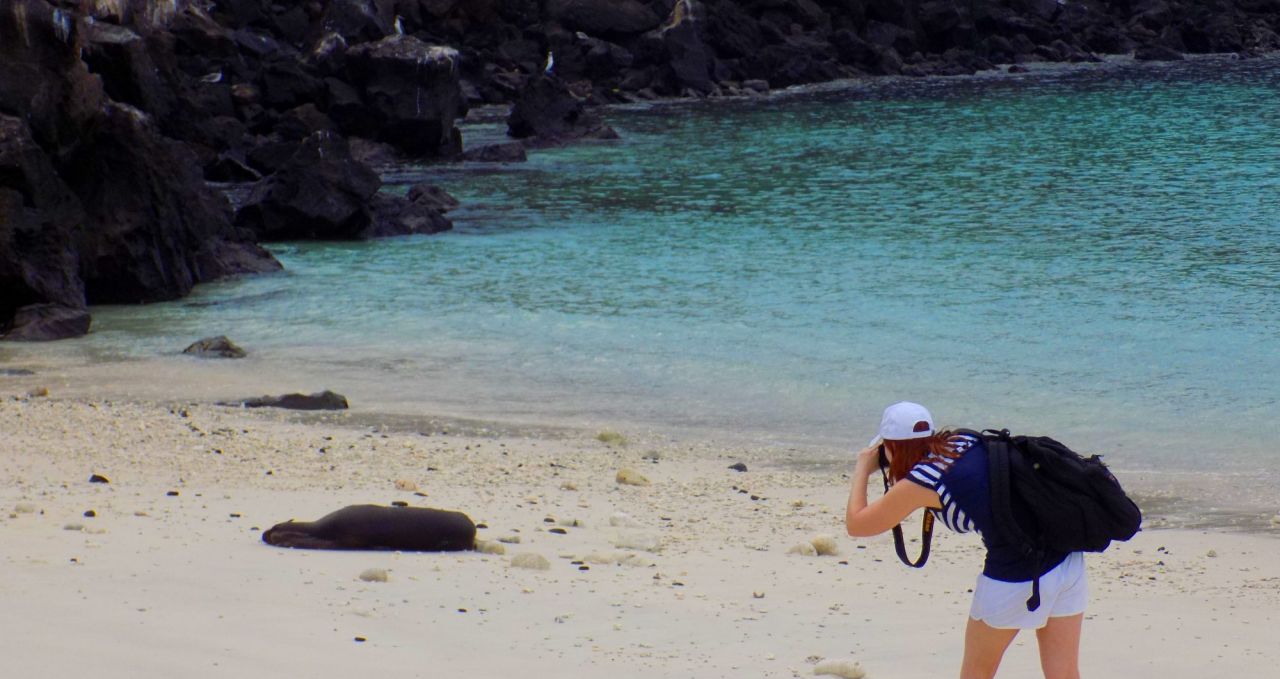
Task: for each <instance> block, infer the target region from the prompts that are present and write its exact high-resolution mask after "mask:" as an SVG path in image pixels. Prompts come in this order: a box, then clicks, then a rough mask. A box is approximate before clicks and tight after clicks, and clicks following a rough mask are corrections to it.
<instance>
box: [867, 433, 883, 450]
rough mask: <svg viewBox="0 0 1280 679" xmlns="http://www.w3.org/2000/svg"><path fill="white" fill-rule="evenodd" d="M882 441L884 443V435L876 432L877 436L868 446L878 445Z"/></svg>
mask: <svg viewBox="0 0 1280 679" xmlns="http://www.w3.org/2000/svg"><path fill="white" fill-rule="evenodd" d="M881 443H884V437H883V436H880V435H879V434H876V435H875V438H873V439H871V440H870V441H868V442H867V447H868V448H870V447H872V446H878V445H880V444H881Z"/></svg>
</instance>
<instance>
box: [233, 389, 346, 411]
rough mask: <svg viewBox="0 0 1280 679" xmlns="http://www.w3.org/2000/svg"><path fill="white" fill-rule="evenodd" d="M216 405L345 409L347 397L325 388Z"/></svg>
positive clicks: (294, 408)
mask: <svg viewBox="0 0 1280 679" xmlns="http://www.w3.org/2000/svg"><path fill="white" fill-rule="evenodd" d="M218 405H224V406H242V407H245V408H287V409H289V410H346V409H347V398H346V397H345V396H343V395H342V394H336V393H334V392H332V391H329V390H327V389H326V390H325V391H322V392H320V393H317V394H283V395H281V396H262V397H258V398H248V399H245V400H243V401H238V402H222V403H219V404H218Z"/></svg>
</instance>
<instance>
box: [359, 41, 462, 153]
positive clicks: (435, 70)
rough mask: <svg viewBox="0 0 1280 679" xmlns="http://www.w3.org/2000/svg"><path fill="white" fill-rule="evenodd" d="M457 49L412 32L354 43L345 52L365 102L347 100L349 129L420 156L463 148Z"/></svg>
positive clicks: (454, 151)
mask: <svg viewBox="0 0 1280 679" xmlns="http://www.w3.org/2000/svg"><path fill="white" fill-rule="evenodd" d="M459 58H460V57H459V56H458V52H457V51H456V50H454V49H452V48H449V47H439V46H432V45H427V44H425V43H423V42H422V41H420V40H418V39H417V38H414V37H412V36H408V35H393V36H389V37H386V38H383V39H382V40H379V41H378V42H374V43H366V44H363V45H358V46H356V47H352V48H351V49H350V50H348V51H347V53H346V65H347V70H348V72H349V73H350V76H351V77H350V81H351V82H352V83H356V84H357V86H358V87H359V88H360V91H361V93H362V95H363V97H362V101H363V106H355V107H353V106H347V107H344V108H342V109H341V111H342V112H341V113H340V114H339V117H338V118H337V120H338V122H339V123H340V124H341V125H342V126H343V129H344V131H346V132H348V133H349V134H355V135H357V136H363V137H368V138H371V139H376V140H378V141H382V142H385V143H388V144H391V145H393V146H395V147H396V148H398V149H400V150H401V151H404V152H405V153H406V154H408V155H411V156H415V157H424V156H445V157H452V156H456V155H458V154H459V153H461V152H462V135H461V134H460V133H459V132H458V130H457V128H456V127H454V125H453V123H454V120H456V119H458V118H461V117H462V116H464V115H466V112H467V108H466V102H465V101H464V100H463V97H462V89H461V87H460V86H459V83H458V79H457V77H456V72H457V67H458V65H457V64H458V59H459Z"/></svg>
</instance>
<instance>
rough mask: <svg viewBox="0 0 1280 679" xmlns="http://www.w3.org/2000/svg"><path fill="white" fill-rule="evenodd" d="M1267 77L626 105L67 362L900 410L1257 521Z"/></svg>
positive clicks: (506, 408)
mask: <svg viewBox="0 0 1280 679" xmlns="http://www.w3.org/2000/svg"><path fill="white" fill-rule="evenodd" d="M1276 63H1277V62H1276V61H1275V60H1273V59H1264V60H1255V61H1243V62H1235V61H1226V60H1208V61H1197V62H1193V63H1187V64H1179V65H1172V66H1135V65H1124V64H1111V65H1106V66H1101V67H1092V68H1084V69H1069V70H1062V71H1051V72H1044V73H1037V74H1033V75H1031V76H1025V77H1019V78H1010V77H1002V78H990V77H981V78H972V79H928V80H903V81H895V80H878V81H873V82H870V83H861V84H846V85H845V86H843V87H839V88H816V89H815V90H814V91H810V92H804V93H793V94H789V95H785V96H777V97H771V98H768V99H765V100H759V101H751V102H736V103H723V102H721V103H686V104H666V105H660V106H652V107H635V108H629V109H622V110H616V111H613V112H611V113H610V122H611V123H612V124H613V125H614V126H615V127H616V128H617V129H618V130H619V132H620V133H621V135H622V137H623V141H622V142H620V143H610V144H594V145H584V146H575V147H571V148H564V149H554V150H546V151H537V152H534V153H532V154H531V157H530V161H529V162H528V163H527V164H523V165H514V166H508V167H505V168H502V169H501V171H495V169H494V168H492V167H485V166H479V165H473V164H461V165H454V166H446V167H425V168H416V167H405V168H401V169H400V170H399V171H397V172H396V173H394V175H393V177H392V178H393V179H394V180H395V181H400V182H405V183H411V182H414V181H420V180H424V179H426V180H431V181H434V182H437V183H439V184H441V185H442V186H444V187H445V188H446V189H448V190H449V191H450V192H452V193H453V194H454V195H456V196H457V197H458V198H459V199H461V200H462V201H463V204H464V205H465V207H464V208H463V209H460V210H458V211H457V212H455V213H454V214H453V215H452V216H453V218H454V222H455V226H456V228H455V230H454V231H453V232H451V233H448V234H444V235H440V236H434V237H410V238H399V239H390V240H386V241H379V242H374V243H302V244H283V245H279V246H275V247H274V248H273V250H274V251H275V252H276V254H277V256H278V257H279V258H280V260H281V261H282V262H283V263H284V265H285V268H286V272H285V273H282V274H279V275H269V276H263V277H259V278H253V279H246V280H240V281H230V282H223V283H217V284H212V285H207V286H202V287H201V288H200V289H199V290H198V291H197V292H196V294H194V295H193V296H192V297H190V298H188V299H186V300H182V301H179V302H174V303H170V304H158V305H152V306H147V307H112V308H98V309H95V310H94V332H93V334H92V335H91V336H89V337H87V338H84V339H81V340H75V341H72V342H66V343H59V346H58V348H57V349H56V351H58V352H71V353H78V354H79V355H81V356H87V357H90V358H92V360H108V361H111V360H118V359H121V358H137V357H142V356H154V355H157V354H165V355H172V354H174V353H175V352H176V350H178V349H180V348H181V347H182V346H185V344H186V343H187V342H190V341H191V340H194V339H196V338H197V337H200V336H205V335H209V334H218V333H225V334H228V335H230V336H232V338H233V339H234V340H236V341H237V342H239V343H241V344H243V345H245V346H246V347H249V348H250V349H251V350H252V351H254V352H255V355H256V356H257V357H258V358H259V360H262V361H264V362H267V363H270V364H271V365H272V366H273V367H274V368H275V369H277V370H281V371H285V372H288V373H292V374H299V375H311V376H314V378H315V379H313V380H312V383H316V382H320V381H323V382H324V384H316V386H315V389H316V390H318V389H319V388H322V387H323V386H329V385H336V384H346V385H351V386H350V388H352V389H355V390H356V391H358V392H360V393H361V394H363V396H364V398H365V399H366V403H370V404H371V405H372V406H374V407H377V408H380V409H384V410H388V411H396V412H421V411H426V412H449V413H453V414H460V415H467V416H479V417H497V418H510V419H524V420H528V421H541V422H546V421H562V422H570V423H578V422H580V423H587V424H592V425H600V424H607V425H610V426H613V427H615V428H619V427H627V426H633V427H652V428H657V429H660V430H661V429H670V430H673V431H674V430H681V431H693V432H703V434H704V435H706V436H725V435H731V436H738V437H743V438H744V439H749V440H757V441H768V442H774V443H782V444H788V445H789V444H795V445H797V446H799V447H801V448H802V449H803V450H809V451H812V450H827V451H830V450H833V449H838V448H840V447H851V446H855V445H857V444H859V443H860V442H863V441H865V440H866V439H867V438H868V437H869V436H870V435H871V434H872V432H873V429H874V426H875V424H876V422H877V421H878V417H879V411H880V409H881V408H882V407H883V406H884V405H885V404H887V403H889V402H892V401H894V400H898V399H903V398H909V399H913V400H919V401H922V402H924V403H926V404H927V405H929V406H930V407H931V408H932V409H933V411H934V413H935V415H936V416H937V417H938V419H939V420H940V422H941V423H946V424H954V425H962V426H979V427H981V426H994V425H1000V426H1008V427H1010V428H1013V429H1016V430H1020V431H1026V432H1040V433H1053V434H1054V435H1056V436H1057V437H1058V438H1061V439H1063V440H1065V441H1066V442H1067V443H1069V444H1072V445H1073V446H1075V447H1077V448H1079V449H1084V450H1089V451H1097V452H1105V453H1107V454H1108V458H1109V459H1110V460H1111V461H1112V464H1113V465H1114V466H1116V467H1117V468H1119V469H1122V470H1127V471H1129V472H1130V473H1131V474H1132V475H1134V476H1135V477H1137V476H1141V477H1142V478H1143V479H1154V481H1151V484H1150V485H1151V488H1150V490H1151V491H1152V492H1153V493H1164V491H1163V490H1162V488H1167V487H1173V486H1177V487H1178V488H1179V489H1180V490H1178V491H1177V493H1178V495H1177V497H1176V498H1174V499H1172V500H1169V503H1172V504H1170V506H1174V505H1176V506H1177V507H1179V508H1180V509H1178V510H1176V511H1173V510H1171V511H1170V512H1169V513H1170V514H1178V513H1179V512H1181V514H1180V515H1185V516H1184V518H1185V519H1187V520H1189V521H1190V522H1192V523H1194V515H1195V514H1196V512H1197V511H1201V512H1202V514H1203V515H1205V516H1208V515H1210V514H1212V511H1213V510H1212V507H1216V506H1217V504H1216V498H1214V497H1213V496H1214V495H1215V494H1217V493H1230V494H1231V495H1232V496H1233V497H1234V498H1235V499H1236V501H1235V502H1233V503H1231V506H1232V507H1246V506H1247V507H1251V508H1252V509H1249V510H1248V511H1249V512H1264V511H1270V512H1272V513H1273V512H1274V511H1275V509H1276V508H1277V507H1278V506H1280V500H1277V495H1280V493H1277V488H1280V462H1277V459H1278V458H1277V456H1276V454H1275V453H1274V448H1275V445H1276V444H1277V442H1280V441H1278V439H1280V437H1277V436H1276V434H1275V433H1274V423H1275V422H1276V421H1277V419H1280V352H1278V351H1276V345H1277V339H1278V338H1280V200H1277V198H1278V197H1280V165H1277V161H1280V70H1278V69H1277V68H1276ZM467 134H468V135H469V138H474V139H479V138H481V137H484V136H488V137H490V138H492V136H493V133H492V128H491V126H490V124H488V123H486V126H485V127H484V128H483V129H471V130H469V131H468V132H467ZM404 188H405V187H404V186H397V185H392V186H390V187H389V188H388V190H404ZM22 351H49V350H47V349H46V350H28V349H22V350H20V351H18V352H17V353H16V354H14V357H13V359H12V361H20V360H21V359H22V356H23V355H22ZM174 360H180V359H178V358H176V357H175V358H174ZM264 390H269V388H268V387H264ZM726 433H727V434H726ZM806 446H807V447H806ZM796 455H797V456H798V457H804V458H806V459H807V458H808V457H811V456H813V455H817V456H818V457H821V454H815V453H811V452H798V453H796ZM1168 474H1174V475H1178V474H1181V475H1183V476H1181V477H1179V478H1181V479H1183V481H1185V480H1186V479H1188V478H1191V479H1203V480H1197V481H1195V482H1193V483H1184V482H1183V481H1179V482H1176V483H1175V482H1174V481H1167V482H1166V475H1168ZM1197 489H1199V490H1197ZM1188 494H1189V495H1190V496H1196V495H1197V494H1198V495H1199V497H1198V498H1197V497H1192V502H1191V504H1186V502H1187V497H1188ZM1179 503H1181V504H1179ZM1162 506H1163V505H1162ZM1268 507H1270V509H1269V510H1268V509H1267V508H1268ZM1197 508H1199V510H1197ZM1268 516H1269V514H1268Z"/></svg>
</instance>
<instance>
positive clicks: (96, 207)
mask: <svg viewBox="0 0 1280 679" xmlns="http://www.w3.org/2000/svg"><path fill="white" fill-rule="evenodd" d="M60 174H61V176H62V177H63V178H64V179H65V181H66V182H67V184H68V186H70V187H71V190H72V191H73V192H74V193H75V194H76V195H77V196H78V197H79V198H80V202H81V204H82V205H83V206H84V208H85V212H86V219H85V224H84V229H83V231H82V232H81V233H80V234H79V236H78V238H77V243H78V249H79V256H80V275H81V278H82V279H83V280H84V284H85V293H86V298H87V300H88V302H89V303H90V304H126V303H138V302H154V301H160V300H168V299H176V298H178V297H181V296H184V295H186V294H187V293H188V292H190V290H191V288H192V286H194V285H195V284H196V283H199V282H200V281H204V280H212V279H215V278H220V277H223V276H228V275H234V274H242V273H256V272H262V271H270V270H274V269H278V268H279V263H278V262H276V261H275V259H274V258H272V257H271V256H270V255H269V254H268V253H267V252H266V251H264V250H262V249H261V248H260V247H258V246H257V245H255V244H254V243H252V242H251V241H249V240H248V239H247V238H246V236H245V235H244V234H242V233H241V232H239V231H237V230H236V229H235V228H234V227H233V226H232V223H231V208H230V205H229V204H228V203H227V201H226V199H225V198H224V197H223V196H222V195H220V194H218V193H216V192H215V191H214V190H212V189H210V188H209V187H208V186H206V185H205V183H204V179H203V177H202V176H201V174H200V165H199V163H198V162H196V160H195V158H194V156H193V155H192V154H191V153H190V151H188V150H187V149H186V147H184V146H183V145H181V144H179V143H177V142H174V141H172V140H169V139H166V138H164V137H162V136H160V135H159V134H157V133H156V132H155V130H154V129H153V128H152V127H151V126H150V124H149V121H148V119H147V117H146V116H145V115H144V114H142V113H141V112H139V111H138V110H137V109H134V108H132V107H129V106H126V105H124V104H114V103H109V104H107V105H106V106H105V107H104V108H103V113H102V116H101V118H100V119H99V120H98V121H97V124H96V125H95V126H94V127H93V128H91V129H90V130H87V131H86V134H85V136H84V138H83V139H82V140H81V142H80V143H79V144H77V145H76V146H75V147H74V149H72V150H71V151H70V152H69V153H67V154H66V155H65V157H64V158H63V159H62V162H61V163H60Z"/></svg>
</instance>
